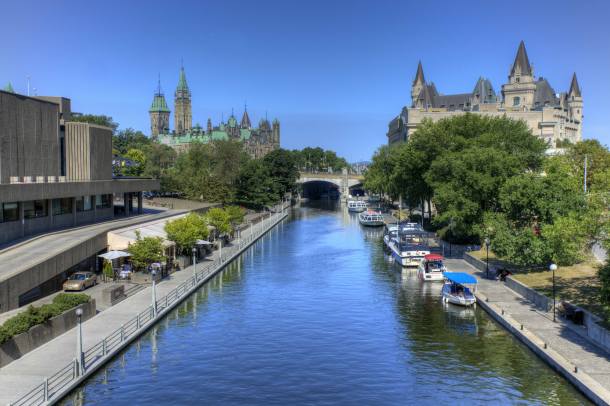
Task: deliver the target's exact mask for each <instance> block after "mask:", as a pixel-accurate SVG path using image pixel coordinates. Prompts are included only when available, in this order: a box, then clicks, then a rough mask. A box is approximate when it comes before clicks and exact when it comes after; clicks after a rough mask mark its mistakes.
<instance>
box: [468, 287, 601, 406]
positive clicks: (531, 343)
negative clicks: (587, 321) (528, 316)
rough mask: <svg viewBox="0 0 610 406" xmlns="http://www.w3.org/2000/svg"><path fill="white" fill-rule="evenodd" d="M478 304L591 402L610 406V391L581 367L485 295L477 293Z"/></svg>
mask: <svg viewBox="0 0 610 406" xmlns="http://www.w3.org/2000/svg"><path fill="white" fill-rule="evenodd" d="M476 297H477V303H478V304H479V306H481V307H482V308H483V309H484V310H485V311H486V312H487V313H488V314H489V315H491V317H492V318H493V319H494V320H496V321H497V322H498V323H500V324H501V325H502V326H503V327H504V328H506V329H507V330H508V331H509V332H511V333H512V334H513V335H514V336H515V337H517V338H518V339H519V340H520V341H521V342H523V343H524V344H525V345H526V346H527V347H528V348H529V349H530V350H531V351H533V352H534V353H535V354H536V355H537V356H538V357H540V358H541V359H542V360H544V361H545V362H546V363H547V364H549V365H550V366H551V367H552V368H553V369H555V370H556V371H557V372H559V373H560V374H561V375H562V376H563V377H564V378H566V379H567V380H568V381H569V382H570V383H571V384H572V385H574V386H575V387H576V388H578V389H579V390H580V391H581V392H582V393H583V394H585V395H586V396H587V397H588V398H589V399H590V400H592V401H593V402H594V403H595V404H597V405H610V391H608V389H606V388H605V387H604V386H602V385H601V384H600V383H599V382H598V381H597V380H595V379H593V378H592V377H591V376H590V375H589V374H587V373H586V372H584V371H582V370H580V369H579V368H578V366H577V365H575V364H574V363H572V362H570V361H569V360H567V359H566V358H565V357H563V356H562V355H561V354H559V353H558V352H557V351H556V350H555V349H553V348H551V346H550V345H549V344H548V343H547V342H545V341H543V340H542V339H541V338H540V337H538V336H537V335H536V334H535V333H534V332H532V331H530V330H529V329H528V328H526V327H525V326H524V325H523V324H522V323H519V322H518V321H517V320H515V319H514V318H513V317H511V316H510V315H509V314H508V313H506V312H505V310H504V309H502V308H500V307H499V306H497V305H496V304H494V303H490V302H489V299H488V297H487V296H486V295H485V294H483V293H481V292H477V293H476Z"/></svg>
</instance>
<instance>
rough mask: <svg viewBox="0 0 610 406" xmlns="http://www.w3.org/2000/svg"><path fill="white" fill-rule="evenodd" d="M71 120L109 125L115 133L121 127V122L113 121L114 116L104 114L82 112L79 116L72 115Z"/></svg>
mask: <svg viewBox="0 0 610 406" xmlns="http://www.w3.org/2000/svg"><path fill="white" fill-rule="evenodd" d="M70 121H77V122H80V123H89V124H95V125H101V126H104V127H109V128H111V129H112V132H113V133H114V132H116V130H117V128H118V127H119V124H118V123H117V122H115V121H113V120H112V117H110V116H104V115H95V114H82V115H77V116H71V117H70Z"/></svg>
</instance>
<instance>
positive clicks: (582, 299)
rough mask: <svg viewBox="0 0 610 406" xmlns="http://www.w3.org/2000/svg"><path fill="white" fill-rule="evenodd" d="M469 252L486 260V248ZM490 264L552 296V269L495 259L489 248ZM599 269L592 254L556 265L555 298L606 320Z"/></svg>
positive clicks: (607, 315)
mask: <svg viewBox="0 0 610 406" xmlns="http://www.w3.org/2000/svg"><path fill="white" fill-rule="evenodd" d="M470 254H471V255H472V256H474V257H475V258H478V259H480V260H482V261H485V249H482V250H479V251H472V252H470ZM489 264H490V266H494V267H498V266H504V267H505V268H508V269H511V271H512V272H513V278H515V279H516V280H518V281H519V282H521V283H524V284H525V285H527V286H529V287H531V288H532V289H535V290H536V291H538V292H540V293H542V294H543V295H545V296H547V297H552V296H553V273H552V272H551V271H549V270H546V269H543V270H540V269H536V270H531V269H528V270H523V269H521V268H519V267H517V266H514V265H512V264H510V263H507V262H506V261H503V260H501V259H499V258H497V257H496V256H495V255H494V254H493V252H491V251H490V252H489ZM598 268H599V263H598V262H597V261H595V259H593V258H592V257H591V258H588V259H587V260H586V261H584V262H581V263H579V264H575V265H572V266H560V267H558V268H557V271H555V292H556V297H557V299H558V300H567V301H569V302H570V303H572V304H575V305H577V306H580V307H582V308H583V309H586V310H588V311H590V312H591V313H593V314H596V315H598V316H600V317H601V318H603V319H605V320H608V319H609V318H610V317H609V316H610V314H608V310H607V309H606V308H605V307H604V306H603V305H602V304H601V301H600V296H599V289H600V281H599V278H598V276H597V270H598Z"/></svg>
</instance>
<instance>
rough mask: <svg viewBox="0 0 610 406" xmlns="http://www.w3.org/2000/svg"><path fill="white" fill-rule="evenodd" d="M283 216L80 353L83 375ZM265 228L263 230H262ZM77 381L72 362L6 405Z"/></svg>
mask: <svg viewBox="0 0 610 406" xmlns="http://www.w3.org/2000/svg"><path fill="white" fill-rule="evenodd" d="M284 216H285V213H284V212H283V211H282V212H279V213H273V214H271V215H270V216H269V217H268V218H267V219H266V220H265V221H264V222H258V223H256V224H252V225H251V227H255V226H260V227H259V228H260V230H258V231H255V232H254V230H253V234H251V235H249V236H246V237H244V238H240V241H239V244H238V245H235V246H231V247H227V248H225V249H224V250H223V254H225V255H222V256H221V257H219V258H217V259H215V260H214V261H212V262H211V263H210V264H208V265H207V266H205V267H202V269H200V270H199V271H197V272H195V274H194V276H191V277H190V278H188V279H187V280H186V281H184V282H182V283H181V284H180V285H178V286H176V287H175V288H174V289H172V290H171V291H169V292H168V293H167V294H166V295H165V296H163V297H161V298H160V299H158V300H157V302H156V305H157V315H156V317H153V314H154V312H153V308H152V305H151V306H148V307H147V308H146V309H144V310H143V311H141V312H139V313H138V314H137V315H136V316H134V317H133V318H132V319H130V320H129V321H127V322H126V323H125V324H123V325H122V326H121V327H120V328H118V329H116V330H114V331H113V332H111V333H110V334H108V335H107V336H106V337H105V338H104V339H102V340H101V341H98V342H97V343H95V344H93V345H92V346H91V347H89V348H88V349H87V350H86V351H84V353H83V370H84V371H87V370H89V369H91V368H92V367H93V366H94V365H96V364H97V363H99V362H102V361H103V360H104V358H105V357H106V356H108V355H109V354H111V353H112V352H113V350H114V349H115V348H116V347H119V346H120V345H121V344H122V343H125V342H126V341H128V340H131V338H132V336H133V335H134V334H135V333H137V332H138V331H144V330H145V329H148V327H149V326H151V325H153V324H155V322H156V321H158V320H160V319H161V318H162V317H164V316H165V313H166V312H167V310H168V309H169V308H170V307H171V305H172V304H173V303H175V302H177V301H178V300H179V299H181V298H183V297H184V296H188V295H190V294H191V293H193V291H195V290H197V289H198V288H199V286H200V285H202V284H203V283H205V282H206V281H207V277H209V276H211V275H213V274H215V273H216V272H218V271H219V270H221V269H222V268H223V265H224V264H226V263H228V262H229V261H231V260H233V259H234V257H235V256H237V255H238V254H239V253H240V252H241V250H242V249H243V248H244V247H245V246H247V245H248V244H249V243H251V242H252V241H254V240H256V239H257V238H259V237H261V236H262V235H263V234H265V233H266V232H267V231H269V230H270V229H272V228H273V227H275V225H276V224H277V223H278V222H279V221H280V220H281V219H283V218H284ZM269 220H272V221H269ZM265 225H266V227H265V228H263V226H265ZM195 266H196V265H195ZM112 355H114V354H112ZM78 378H79V370H78V364H77V361H76V359H74V360H72V361H71V362H70V363H69V364H67V365H65V366H64V367H62V368H60V369H59V370H58V371H57V372H56V373H55V374H53V375H51V376H50V377H48V378H46V379H45V380H44V381H43V382H42V383H41V384H39V385H37V386H35V387H34V388H32V390H30V391H29V392H28V393H26V394H25V395H23V396H21V397H20V398H19V399H17V400H15V401H14V402H11V403H9V406H21V405H24V406H25V405H28V406H29V405H44V404H47V403H48V402H50V401H54V400H57V399H54V397H55V396H56V395H57V394H58V393H60V392H61V391H62V390H63V389H64V388H65V387H66V386H68V385H69V384H70V383H72V382H73V381H75V380H76V379H78Z"/></svg>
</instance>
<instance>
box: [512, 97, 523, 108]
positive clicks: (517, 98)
mask: <svg viewBox="0 0 610 406" xmlns="http://www.w3.org/2000/svg"><path fill="white" fill-rule="evenodd" d="M519 104H521V97H513V106H518V105H519Z"/></svg>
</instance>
